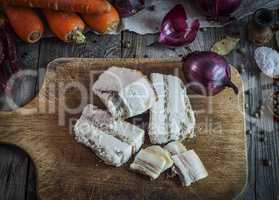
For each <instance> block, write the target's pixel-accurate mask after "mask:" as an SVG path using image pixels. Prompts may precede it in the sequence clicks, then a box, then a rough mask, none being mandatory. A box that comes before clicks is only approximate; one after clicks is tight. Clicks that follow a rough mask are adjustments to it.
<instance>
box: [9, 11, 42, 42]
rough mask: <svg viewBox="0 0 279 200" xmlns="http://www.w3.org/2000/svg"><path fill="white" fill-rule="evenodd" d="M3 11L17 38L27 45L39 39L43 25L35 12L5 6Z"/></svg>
mask: <svg viewBox="0 0 279 200" xmlns="http://www.w3.org/2000/svg"><path fill="white" fill-rule="evenodd" d="M4 11H5V14H6V15H7V17H8V19H9V22H10V24H11V26H12V27H13V29H14V31H15V32H16V34H17V35H18V37H20V38H21V39H22V40H24V41H26V42H29V43H35V42H37V41H39V40H40V39H41V37H42V35H43V33H44V25H43V23H42V21H41V20H40V18H39V17H38V15H37V14H36V12H35V11H33V10H32V9H31V8H24V7H13V6H5V7H4Z"/></svg>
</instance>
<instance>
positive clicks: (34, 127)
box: [0, 59, 247, 199]
mask: <svg viewBox="0 0 279 200" xmlns="http://www.w3.org/2000/svg"><path fill="white" fill-rule="evenodd" d="M112 65H116V66H120V67H121V66H122V67H132V68H137V69H141V70H142V71H143V72H144V73H145V74H147V75H148V74H150V73H151V72H162V73H167V74H173V73H175V71H178V72H179V75H180V76H181V75H182V72H181V63H180V62H177V61H168V60H165V61H164V60H162V59H160V60H154V59H150V60H138V59H136V60H123V59H117V60H115V59H100V60H94V59H66V60H60V61H57V62H54V63H52V66H54V67H55V66H56V68H52V67H51V68H50V69H52V70H55V71H52V70H50V71H49V72H48V73H47V74H46V78H45V82H44V83H45V84H44V86H43V87H42V89H41V90H40V93H39V96H38V97H37V98H35V99H34V100H33V101H32V102H31V103H30V104H28V105H27V106H26V107H24V108H22V109H19V110H18V111H17V112H12V113H3V112H2V113H0V128H1V130H3V131H1V134H0V140H2V141H5V142H10V143H15V144H17V145H19V146H20V147H22V148H24V149H25V150H26V151H27V152H28V153H29V154H30V155H31V157H32V159H33V160H34V162H35V164H36V166H37V169H38V191H39V194H40V197H41V198H42V199H69V198H73V199H88V198H89V196H90V194H92V193H93V194H94V198H95V199H109V198H110V197H111V195H112V194H117V195H120V196H121V197H122V196H123V195H124V194H121V193H120V192H117V191H119V189H120V188H122V189H121V190H120V191H123V192H124V191H126V192H127V193H128V196H131V195H133V194H136V199H144V198H150V199H158V198H161V197H162V195H163V194H164V196H167V197H171V198H176V197H179V198H180V199H185V198H187V199H196V198H198V197H199V198H201V199H204V198H206V199H232V198H234V197H235V196H236V195H238V194H239V192H240V191H241V190H242V188H243V186H244V185H245V182H246V179H245V177H246V173H247V168H246V167H247V166H246V148H245V146H246V145H245V144H246V140H245V135H244V115H243V112H242V110H243V107H244V105H243V93H242V92H240V94H239V96H236V95H235V94H234V93H233V91H232V90H229V89H227V90H225V91H224V92H222V93H221V94H219V95H218V96H216V97H214V98H212V99H208V98H202V99H201V98H197V97H196V96H195V95H193V96H192V95H190V98H191V102H192V104H193V107H194V110H196V111H198V110H199V109H202V110H204V112H202V113H199V114H197V115H196V117H197V130H196V133H197V135H198V137H197V138H196V139H195V140H191V141H189V142H187V147H188V148H193V149H195V150H196V151H197V152H198V154H199V155H200V157H201V159H202V160H203V162H204V164H205V166H206V167H207V169H208V172H209V177H208V178H207V179H204V180H203V181H200V182H198V183H197V184H194V185H193V186H192V187H189V188H183V187H181V186H179V185H177V184H176V182H175V181H174V180H170V179H167V178H166V177H165V176H164V175H162V176H161V177H160V178H159V179H158V180H156V181H153V182H150V181H149V180H147V179H146V178H144V177H142V176H140V175H138V174H136V173H133V172H131V171H130V170H129V169H128V165H125V166H124V167H121V168H115V167H110V166H106V165H104V164H103V163H101V162H100V161H99V159H97V157H96V156H94V155H93V154H92V152H91V151H90V150H88V149H87V148H85V147H84V146H82V145H81V144H78V143H77V142H76V141H74V139H73V137H72V136H71V135H69V132H70V131H71V130H72V129H71V127H70V126H69V124H70V121H72V120H74V119H77V117H78V116H77V115H79V114H80V112H81V110H82V107H83V106H81V107H80V108H79V109H77V111H76V112H75V113H67V112H66V110H65V109H64V107H63V106H62V105H63V104H61V101H60V100H63V102H66V103H67V105H68V106H69V105H72V106H73V105H75V106H77V105H79V104H80V102H81V101H82V100H84V99H85V100H87V98H86V97H84V96H83V97H81V96H80V95H77V93H75V92H74V91H75V90H71V92H67V93H65V96H64V95H63V96H62V97H63V99H61V96H58V94H61V93H59V92H55V93H52V92H51V91H53V90H50V89H51V88H52V87H53V86H55V88H56V89H57V90H58V89H59V87H58V85H57V84H59V85H60V84H62V83H63V84H69V83H73V82H76V83H81V84H82V85H83V86H85V88H86V91H90V87H91V85H90V83H91V81H92V80H91V78H92V77H91V75H92V73H90V72H96V71H97V72H98V73H100V71H103V70H104V69H106V68H107V67H110V66H112ZM174 69H177V70H174ZM95 78H96V77H95ZM181 78H183V76H181ZM232 79H233V81H234V82H235V83H236V84H237V85H238V86H239V89H240V91H242V89H243V88H242V81H241V79H240V76H239V74H238V73H237V71H236V70H233V71H232ZM53 84H54V85H53ZM57 87H58V88H57ZM60 89H61V88H60ZM57 90H56V91H57ZM53 94H54V95H55V96H54V97H53ZM220 99H222V100H220ZM93 100H96V97H94V98H93ZM210 100H212V104H211V105H212V112H210V109H208V103H209V101H210ZM63 102H62V103H63ZM90 102H92V101H90ZM94 103H95V104H97V105H99V106H100V105H101V104H100V103H99V102H98V101H94ZM46 105H50V106H51V107H54V108H56V109H54V111H55V112H51V113H49V112H50V111H51V110H49V108H50V107H45V106H46ZM27 108H39V112H35V113H32V112H30V110H29V111H28V110H26V109H27ZM44 108H47V109H44ZM61 109H62V110H61ZM224 111H225V112H224ZM64 112H65V116H64V117H65V122H66V123H65V124H64V125H61V126H59V124H58V122H59V121H60V119H61V117H62V118H63V116H61V115H60V114H61V113H64ZM207 121H211V122H212V123H210V125H212V126H207V125H208V123H207ZM140 122H142V123H144V124H145V123H147V122H148V118H147V117H146V116H142V117H141V121H140ZM19 129H20V130H21V132H19ZM206 130H208V131H206ZM220 182H222V184H220ZM92 191H93V192H92ZM179 198H178V199H179Z"/></svg>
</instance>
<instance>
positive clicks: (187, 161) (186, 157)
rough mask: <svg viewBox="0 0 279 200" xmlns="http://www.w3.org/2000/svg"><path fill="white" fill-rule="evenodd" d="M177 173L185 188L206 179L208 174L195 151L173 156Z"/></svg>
mask: <svg viewBox="0 0 279 200" xmlns="http://www.w3.org/2000/svg"><path fill="white" fill-rule="evenodd" d="M172 159H173V162H174V165H175V172H176V173H177V174H178V176H179V178H180V180H181V183H182V185H183V186H190V185H191V184H192V183H194V182H196V181H198V180H201V179H204V178H206V177H207V176H208V173H207V171H206V169H205V167H204V165H203V163H202V161H201V160H200V158H199V157H198V155H197V154H196V152H195V151H194V150H189V151H187V152H184V153H182V154H177V155H174V156H172Z"/></svg>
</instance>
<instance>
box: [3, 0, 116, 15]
mask: <svg viewBox="0 0 279 200" xmlns="http://www.w3.org/2000/svg"><path fill="white" fill-rule="evenodd" d="M2 2H3V3H4V4H6V5H15V6H27V7H38V8H48V9H52V10H60V11H67V12H79V13H88V14H92V13H103V12H108V11H110V9H111V4H110V3H109V2H108V1H106V0H2Z"/></svg>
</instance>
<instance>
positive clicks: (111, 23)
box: [81, 7, 120, 34]
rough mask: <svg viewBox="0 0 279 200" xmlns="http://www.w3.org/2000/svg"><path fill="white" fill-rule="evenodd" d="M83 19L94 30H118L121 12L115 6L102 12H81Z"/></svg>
mask: <svg viewBox="0 0 279 200" xmlns="http://www.w3.org/2000/svg"><path fill="white" fill-rule="evenodd" d="M81 17H82V19H83V20H84V21H85V22H86V23H87V24H88V26H90V27H91V28H92V29H93V30H94V31H96V32H99V33H101V34H105V33H109V32H113V31H116V30H117V28H118V25H119V22H120V18H119V14H118V12H117V11H116V9H115V8H114V7H112V9H111V11H110V12H106V13H102V14H81Z"/></svg>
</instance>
